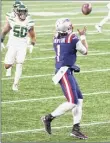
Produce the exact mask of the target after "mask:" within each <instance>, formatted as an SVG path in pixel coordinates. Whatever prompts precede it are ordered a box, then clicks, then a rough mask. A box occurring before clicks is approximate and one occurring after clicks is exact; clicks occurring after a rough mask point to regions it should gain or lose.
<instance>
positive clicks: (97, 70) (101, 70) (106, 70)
mask: <svg viewBox="0 0 110 143" xmlns="http://www.w3.org/2000/svg"><path fill="white" fill-rule="evenodd" d="M108 71H110V68H107V69H95V70H94V69H93V70H89V71H81V72H80V74H83V73H94V72H95V73H97V72H108ZM53 75H54V74H44V75H32V76H22V77H21V78H22V79H27V78H38V77H48V76H53ZM11 79H14V77H9V78H2V79H1V80H11Z"/></svg>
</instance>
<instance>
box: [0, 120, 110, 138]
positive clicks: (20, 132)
mask: <svg viewBox="0 0 110 143" xmlns="http://www.w3.org/2000/svg"><path fill="white" fill-rule="evenodd" d="M102 124H110V121H103V122H91V123H85V124H81V127H88V126H94V125H102ZM71 127H72V125H68V126H59V127H52V129H64V128H71ZM41 131H44V128H39V129H32V130H19V131H13V132H3V133H1V134H2V135H8V134H22V133H32V132H34V133H35V132H41Z"/></svg>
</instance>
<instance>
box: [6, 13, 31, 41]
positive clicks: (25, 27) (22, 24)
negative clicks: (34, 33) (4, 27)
mask: <svg viewBox="0 0 110 143" xmlns="http://www.w3.org/2000/svg"><path fill="white" fill-rule="evenodd" d="M6 18H7V21H8V22H9V25H10V27H11V28H12V29H11V30H10V33H9V40H8V44H11V43H15V44H17V43H19V44H20V43H21V44H22V43H27V35H28V31H29V30H30V29H31V27H32V26H34V21H32V20H31V18H30V16H27V17H26V19H25V20H24V21H21V20H20V19H19V17H18V16H17V15H16V14H15V13H14V12H12V13H7V17H6Z"/></svg>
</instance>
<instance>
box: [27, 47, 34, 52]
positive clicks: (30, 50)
mask: <svg viewBox="0 0 110 143" xmlns="http://www.w3.org/2000/svg"><path fill="white" fill-rule="evenodd" d="M28 47H29V53H30V54H31V53H32V51H33V48H34V46H33V45H29V46H28Z"/></svg>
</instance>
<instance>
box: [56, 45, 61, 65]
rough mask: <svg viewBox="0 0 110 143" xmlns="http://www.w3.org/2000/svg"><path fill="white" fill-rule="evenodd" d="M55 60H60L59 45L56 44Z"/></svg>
mask: <svg viewBox="0 0 110 143" xmlns="http://www.w3.org/2000/svg"><path fill="white" fill-rule="evenodd" d="M56 51H57V62H59V61H60V45H57V50H56Z"/></svg>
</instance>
